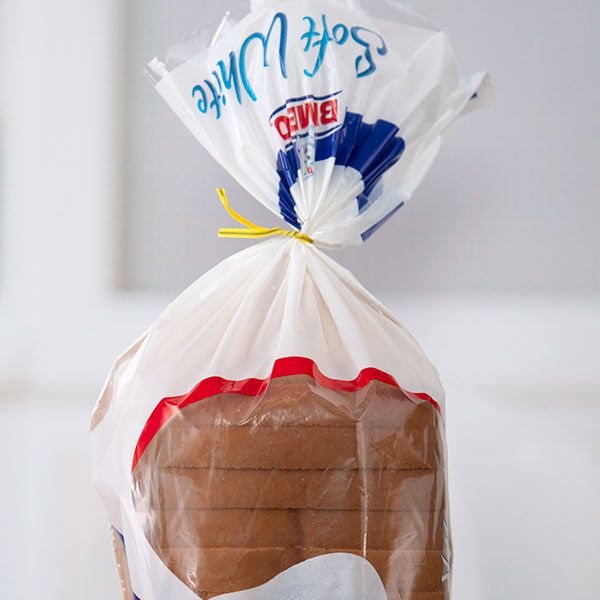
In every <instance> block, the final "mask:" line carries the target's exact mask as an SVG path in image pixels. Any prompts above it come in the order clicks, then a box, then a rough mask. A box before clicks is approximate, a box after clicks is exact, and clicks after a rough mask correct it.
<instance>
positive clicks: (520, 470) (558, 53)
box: [0, 0, 600, 600]
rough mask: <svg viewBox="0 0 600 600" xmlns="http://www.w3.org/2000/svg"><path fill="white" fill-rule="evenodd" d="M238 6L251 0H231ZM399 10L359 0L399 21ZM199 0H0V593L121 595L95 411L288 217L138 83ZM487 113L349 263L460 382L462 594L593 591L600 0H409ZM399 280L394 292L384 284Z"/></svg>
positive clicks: (108, 599)
mask: <svg viewBox="0 0 600 600" xmlns="http://www.w3.org/2000/svg"><path fill="white" fill-rule="evenodd" d="M236 4H238V5H239V4H240V2H239V1H238V2H236ZM392 4H393V2H391V0H380V1H379V2H374V1H370V2H369V7H370V9H371V10H376V11H377V12H379V13H380V14H382V15H384V16H387V17H392V16H393V15H394V11H395V9H394V8H393V7H392ZM227 6H228V3H223V4H222V5H220V4H217V3H213V2H207V1H206V0H169V1H167V0H150V1H149V0H146V1H144V2H142V1H141V0H131V1H129V2H122V1H119V0H102V1H99V0H87V1H86V2H80V1H76V0H53V1H52V2H50V1H49V0H0V73H1V74H2V76H1V78H0V228H1V229H0V231H1V234H0V311H1V312H0V422H1V425H2V432H3V433H2V436H0V451H1V452H2V454H1V456H2V457H3V464H2V467H3V470H4V473H5V476H4V486H3V491H2V494H1V496H0V514H2V515H3V524H2V530H3V534H4V535H3V539H4V542H3V543H2V547H1V550H0V597H1V598H12V599H24V600H33V599H34V598H38V597H40V596H43V597H44V598H46V599H47V600H75V599H76V598H80V597H81V596H82V595H85V597H86V598H88V599H89V600H118V598H119V590H118V585H117V579H116V574H115V572H114V569H113V564H112V556H111V550H110V546H109V537H108V529H107V524H106V520H105V517H104V513H103V510H102V507H101V506H100V503H99V501H98V500H97V499H96V497H95V494H94V491H93V490H92V488H91V485H90V475H89V467H88V449H87V420H88V417H89V414H90V412H91V410H92V407H93V404H94V401H95V397H96V395H97V393H98V391H99V389H100V387H101V385H102V382H103V378H104V376H105V374H106V372H107V371H108V369H109V367H110V365H111V362H112V360H113V359H114V358H115V357H116V355H117V354H118V353H119V351H120V350H121V349H122V348H124V347H125V346H126V345H127V344H128V343H129V342H130V341H131V340H132V339H133V338H134V337H136V336H137V334H138V333H140V332H141V331H142V330H143V329H144V328H145V327H147V325H149V324H150V323H151V322H152V321H153V320H154V318H155V317H156V316H157V314H158V313H159V311H160V309H161V308H162V307H163V306H164V305H165V304H166V303H167V302H168V301H169V300H170V299H172V298H173V297H174V296H175V295H176V294H177V293H178V292H179V291H181V290H182V289H183V288H184V287H185V286H186V285H187V284H189V283H191V281H193V280H194V279H195V278H196V277H198V276H199V275H201V274H202V273H203V272H204V271H206V270H207V269H208V268H210V267H211V266H212V265H214V264H216V263H217V262H218V261H219V260H221V259H222V258H224V257H226V256H227V255H229V254H231V253H233V252H234V251H237V250H238V249H241V248H243V247H245V246H246V244H247V242H243V241H239V240H218V239H217V237H216V230H217V228H218V227H220V226H228V225H230V222H229V218H228V217H227V216H226V214H225V213H224V212H223V210H222V208H221V206H220V204H219V202H218V199H217V198H216V195H215V193H214V189H215V188H216V187H217V186H220V187H226V188H227V190H228V194H229V197H230V199H231V200H232V201H233V202H234V205H235V206H236V208H238V209H239V210H240V211H241V212H243V213H244V215H248V216H249V217H250V218H255V219H256V220H257V221H258V222H259V223H261V224H262V223H264V224H268V223H272V222H273V217H272V216H271V215H269V214H268V213H267V212H266V211H265V210H263V209H261V208H260V207H259V206H258V203H256V202H254V201H253V200H251V199H250V198H249V197H248V196H247V194H246V193H245V192H244V191H243V190H241V189H240V188H239V186H237V185H236V184H235V183H234V182H233V181H232V180H231V179H230V178H229V176H228V175H227V174H226V173H225V172H224V171H223V170H222V169H221V168H220V167H218V166H217V165H216V164H215V163H214V162H213V161H212V159H210V158H209V157H208V155H207V154H206V153H205V152H204V151H203V149H202V148H201V147H199V145H198V144H197V143H196V142H195V141H194V139H193V138H192V136H191V135H190V134H189V133H188V132H187V131H186V130H185V128H184V127H183V125H181V124H180V123H179V122H178V121H177V119H176V118H175V117H174V115H172V114H171V113H170V112H169V109H168V108H167V107H166V105H164V104H163V101H162V100H161V99H160V98H159V96H158V94H156V92H154V91H153V89H152V87H151V86H150V84H149V83H148V82H147V81H146V80H145V78H144V76H143V66H144V65H145V63H146V62H147V60H148V59H150V58H152V57H153V56H154V55H156V54H161V53H163V52H164V50H165V49H166V48H167V47H168V45H169V44H170V43H172V42H174V41H176V40H178V39H180V38H181V37H182V36H184V35H186V34H187V33H189V32H190V31H191V30H192V29H193V28H195V27H197V28H202V27H203V26H205V25H206V24H207V23H211V22H214V21H216V20H217V19H218V18H219V17H220V16H221V13H222V12H223V11H224V10H225V8H227ZM413 6H414V7H415V8H416V9H418V10H420V11H423V12H425V13H426V14H428V15H429V16H430V17H431V18H432V20H433V21H434V22H436V23H438V24H440V25H443V26H444V27H445V28H446V29H447V30H448V32H449V34H450V36H451V39H452V41H453V43H454V46H455V49H456V51H457V53H458V55H459V57H460V58H461V59H462V62H463V64H464V66H465V70H467V71H468V70H479V69H487V70H489V71H490V72H491V73H492V75H493V77H494V81H495V85H496V92H497V102H496V104H495V106H494V107H492V108H491V109H488V110H485V111H481V112H477V113H474V114H470V115H468V116H466V117H465V118H464V119H462V120H460V121H459V122H458V123H457V124H456V125H455V126H454V129H453V130H452V132H451V134H450V136H449V138H448V140H447V143H446V144H445V147H444V148H443V150H442V153H441V155H440V157H439V159H438V162H437V163H436V165H435V167H434V168H433V170H432V172H431V174H430V175H429V177H428V178H427V180H426V182H425V184H424V185H423V186H422V187H421V189H420V190H419V192H418V193H417V194H416V196H415V198H414V200H413V201H412V202H411V203H410V204H409V205H407V206H406V207H405V208H403V209H402V211H400V212H399V213H398V215H396V216H395V217H394V219H393V220H392V221H391V222H390V223H388V224H387V225H386V226H385V227H384V228H383V229H382V230H381V231H380V232H379V233H378V234H377V235H376V236H374V237H373V238H371V240H369V242H368V243H367V244H366V245H365V246H364V247H362V248H358V249H350V250H345V251H343V252H339V253H336V254H335V255H334V258H336V259H337V260H339V261H340V262H342V263H343V264H344V265H346V266H348V267H349V268H351V269H352V270H353V271H354V272H355V274H356V275H357V276H358V277H359V279H361V280H362V282H363V283H364V284H365V285H366V286H367V287H368V288H369V289H370V290H371V291H372V292H373V293H375V294H376V295H377V296H379V297H380V298H381V299H382V300H383V301H384V302H385V303H386V304H388V305H389V306H390V307H391V308H392V309H393V310H394V311H395V312H396V314H397V315H398V316H399V317H400V319H401V320H402V321H403V322H404V323H405V324H406V326H407V327H408V328H409V329H410V330H411V331H412V333H413V334H414V335H415V336H416V337H417V339H419V340H420V342H421V343H422V345H423V347H424V348H425V350H426V351H427V353H428V354H429V355H430V356H431V358H432V359H433V360H434V362H435V363H436V364H437V365H438V367H439V370H440V373H441V376H442V379H443V381H444V382H445V385H446V389H447V396H448V398H447V412H448V439H449V455H450V493H451V502H452V513H453V530H454V544H455V548H454V549H455V577H454V598H456V599H457V600H483V599H485V600H506V599H507V598H510V599H511V600H520V599H522V600H531V599H533V598H544V600H559V599H561V600H562V599H563V598H568V599H569V600H588V599H590V600H592V599H597V598H599V597H600V580H599V579H598V577H597V575H596V567H597V565H598V564H599V562H600V543H599V540H600V523H599V517H598V512H597V511H598V509H597V507H598V506H600V480H599V475H598V474H599V473H600V436H599V435H598V422H599V418H600V402H599V400H600V373H599V371H600V367H599V365H600V360H599V359H600V351H599V341H598V340H599V339H600V267H599V265H600V239H599V232H600V202H599V201H598V166H597V164H598V159H599V158H600V117H599V114H600V111H599V110H598V107H599V106H600V84H599V83H598V79H597V63H598V58H599V56H600V38H599V37H598V35H597V30H598V26H599V25H600V4H599V3H597V2H594V1H592V0H572V1H571V2H561V1H559V0H550V1H549V0H530V1H529V2H526V3H523V2H516V1H508V2H502V3H500V2H475V0H456V1H455V2H441V1H439V0H414V2H413ZM390 267H391V272H392V273H393V276H390V275H389V273H390Z"/></svg>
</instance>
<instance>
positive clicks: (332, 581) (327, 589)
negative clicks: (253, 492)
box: [213, 552, 387, 600]
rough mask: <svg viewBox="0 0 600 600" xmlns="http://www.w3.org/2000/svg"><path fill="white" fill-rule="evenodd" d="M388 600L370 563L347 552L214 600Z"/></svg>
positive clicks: (318, 559) (325, 556)
mask: <svg viewBox="0 0 600 600" xmlns="http://www.w3.org/2000/svg"><path fill="white" fill-rule="evenodd" d="M217 599H219V600H220V599H222V600H387V596H386V594H385V588H384V587H383V582H382V581H381V578H380V577H379V575H378V574H377V571H376V570H375V568H374V567H373V565H371V563H370V562H369V561H368V560H366V559H365V558H362V556H357V555H356V554H347V553H345V552H336V553H333V554H323V555H322V556H316V557H315V558H309V559H308V560H305V561H304V562H301V563H298V564H297V565H294V566H293V567H290V568H289V569H286V570H285V571H283V572H282V573H279V575H276V576H275V577H273V579H271V581H267V583H263V584H262V585H259V586H257V587H255V588H251V589H249V590H243V591H240V592H231V593H228V594H222V595H220V596H215V598H214V599H213V600H217Z"/></svg>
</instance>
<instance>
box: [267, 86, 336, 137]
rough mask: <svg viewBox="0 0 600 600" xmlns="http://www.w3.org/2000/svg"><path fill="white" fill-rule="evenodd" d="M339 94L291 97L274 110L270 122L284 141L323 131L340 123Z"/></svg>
mask: <svg viewBox="0 0 600 600" xmlns="http://www.w3.org/2000/svg"><path fill="white" fill-rule="evenodd" d="M339 94H340V92H336V93H335V94H330V95H329V96H323V97H316V96H304V97H302V98H291V99H290V100H287V101H286V103H285V104H284V105H283V106H280V107H279V108H278V109H277V110H275V111H274V112H273V114H272V115H271V116H270V118H269V123H270V125H271V127H274V128H275V130H276V131H277V133H278V134H279V136H280V137H281V139H282V140H283V141H284V142H289V141H290V140H291V139H292V138H293V137H296V136H299V135H301V134H303V133H308V132H312V133H314V134H315V135H316V134H319V133H323V132H325V131H327V130H330V129H331V128H335V127H336V126H338V125H339V124H340V122H339V102H338V98H337V96H338V95H339Z"/></svg>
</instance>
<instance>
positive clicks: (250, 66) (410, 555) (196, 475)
mask: <svg viewBox="0 0 600 600" xmlns="http://www.w3.org/2000/svg"><path fill="white" fill-rule="evenodd" d="M199 39H201V38H200V37H197V38H196V42H195V44H192V46H191V47H193V49H194V50H193V52H191V53H190V54H191V55H190V56H187V54H188V53H189V48H190V46H189V45H187V46H181V47H179V49H178V51H177V52H175V53H174V54H172V57H173V56H176V57H177V58H176V59H174V58H171V59H170V62H169V61H167V63H165V64H163V63H160V62H159V61H157V60H155V61H153V62H152V64H151V68H152V71H153V73H154V77H155V82H156V85H157V88H158V90H159V91H160V93H161V94H162V95H163V96H164V97H165V99H166V100H167V101H168V102H169V104H170V105H171V106H172V108H173V109H174V110H175V111H176V112H177V114H178V115H179V116H180V117H181V118H182V120H183V121H184V122H185V124H186V125H187V126H188V128H189V129H190V130H191V131H192V132H193V133H194V134H195V135H196V137H197V138H198V139H199V140H200V141H201V142H202V143H203V144H204V145H205V146H206V147H207V148H208V150H209V151H210V152H211V153H212V154H213V156H215V158H216V159H217V160H218V161H219V162H220V163H221V164H223V166H225V167H226V168H227V169H228V170H229V171H230V172H231V173H232V174H233V175H234V176H235V177H236V178H238V179H239V181H240V182H241V183H242V184H243V185H244V186H245V187H246V188H247V189H248V190H249V191H250V192H251V193H253V194H254V195H255V197H256V198H257V199H258V200H259V201H261V202H262V203H263V204H264V205H265V206H267V207H268V208H269V209H271V210H272V211H273V212H274V213H276V214H278V215H279V216H280V217H281V218H282V219H283V220H284V221H286V223H287V224H288V225H289V226H290V227H291V228H292V229H291V230H290V231H288V232H286V235H282V236H279V235H277V236H276V237H273V238H271V239H269V240H268V241H266V242H262V243H260V244H257V245H255V246H252V247H249V248H248V249H246V250H245V251H243V252H240V253H238V254H236V255H235V256H232V257H231V258H230V259H228V260H226V261H224V262H223V263H221V264H220V265H218V266H216V267H215V268H214V269H213V270H211V271H210V272H209V273H207V274H206V275H204V276H203V277H202V278H200V279H199V280H198V281H197V282H195V283H194V284H193V285H192V286H190V288H188V290H186V291H185V292H184V293H183V294H182V295H181V296H180V297H179V298H177V299H176V300H175V301H174V302H173V303H172V305H171V306H169V307H168V308H167V309H166V310H165V311H164V313H163V314H162V315H161V316H160V317H159V319H158V321H157V322H156V323H155V324H154V325H153V326H152V327H151V328H150V329H149V331H148V332H146V334H144V336H142V337H141V338H140V339H139V340H138V341H137V342H136V343H135V344H134V345H133V346H132V347H131V348H130V349H128V350H127V351H126V352H125V353H124V354H123V356H122V357H120V358H119V360H118V361H117V363H116V364H115V367H114V368H113V370H112V372H111V374H110V375H109V379H108V381H107V384H106V386H105V389H104V391H103V393H102V395H101V398H100V400H99V403H98V406H97V409H96V413H95V415H94V416H93V419H92V444H93V458H94V481H95V485H96V487H97V488H98V490H99V492H100V494H101V496H102V499H103V501H104V503H105V506H106V509H107V511H108V514H109V517H110V520H111V523H112V525H113V528H114V539H115V547H116V549H117V557H118V562H119V564H120V565H121V569H120V573H121V577H122V583H123V589H124V597H125V600H130V598H132V597H134V598H139V599H140V600H159V599H160V600H165V599H172V600H193V599H194V598H197V597H198V596H200V597H201V598H211V597H213V596H220V595H222V594H234V595H235V596H236V598H237V597H239V600H253V599H254V598H257V599H258V598H260V599H261V600H262V599H265V600H268V599H270V598H273V599H274V598H278V599H279V598H281V597H289V598H294V599H295V600H304V599H306V600H308V598H310V599H311V600H315V599H321V598H322V599H323V600H325V599H326V598H327V600H332V599H336V598H339V599H340V600H342V599H343V600H348V599H356V600H362V599H367V598H368V599H369V600H384V599H385V598H388V599H389V600H405V599H407V600H408V599H410V600H446V599H447V598H448V597H449V586H450V571H451V562H452V558H451V554H452V553H451V542H450V535H449V526H448V498H447V494H446V474H447V466H446V449H445V437H444V422H443V410H444V408H443V405H444V399H443V390H442V387H441V384H440V382H439V380H438V376H437V373H436V371H435V369H434V367H433V366H432V364H431V363H430V361H429V360H428V358H427V357H426V356H425V355H424V353H423V352H422V350H421V349H420V348H419V346H418V344H417V343H416V341H415V340H414V339H413V338H412V337H411V336H410V334H409V333H408V332H407V331H406V330H405V329H404V328H403V327H402V326H401V324H400V323H399V322H398V320H397V319H396V318H395V317H394V316H393V315H392V314H390V312H389V311H388V310H387V309H386V308H385V307H384V306H382V305H381V304H380V303H379V302H378V301H377V300H376V299H375V298H373V296H371V295H370V294H369V293H368V292H367V291H366V290H365V289H364V288H363V287H362V286H361V285H360V284H359V283H358V282H357V281H356V280H355V279H354V277H353V276H352V275H351V274H350V273H349V272H348V271H347V270H345V269H343V268H342V267H340V266H339V265H338V264H337V263H335V262H334V261H333V260H332V259H330V258H329V257H328V256H327V255H326V254H324V253H323V252H322V250H321V249H320V248H332V247H342V246H345V245H350V244H361V243H363V242H364V241H365V240H366V239H367V238H368V237H369V236H370V235H371V234H372V233H373V232H374V231H375V230H376V229H377V228H378V227H379V226H381V225H382V224H383V223H384V222H385V221H386V220H387V219H388V218H389V217H390V216H391V215H392V214H393V213H394V212H396V210H397V209H398V208H400V206H402V204H403V203H404V201H405V200H407V199H408V198H409V197H410V195H411V193H412V191H413V190H414V188H415V187H416V186H417V185H418V183H419V181H420V180H421V179H422V177H423V176H424V174H425V172H426V171H427V169H428V167H429V166H430V164H431V162H432V160H433V158H434V157H435V155H436V154H437V151H438V149H439V145H440V140H441V136H442V135H443V133H444V131H445V130H446V128H447V127H448V125H449V124H450V123H451V122H452V121H453V120H454V118H456V117H457V116H458V115H459V114H461V113H462V112H464V111H465V110H467V109H468V108H471V107H472V106H473V105H474V104H475V103H477V102H478V101H480V100H481V98H482V97H483V96H485V90H486V83H487V80H486V78H485V76H484V75H483V74H479V75H476V76H474V77H472V78H470V79H469V80H467V81H463V80H462V79H461V78H460V75H459V70H458V67H457V64H456V61H455V59H454V57H453V55H452V52H451V50H450V47H449V45H448V43H447V40H446V38H445V35H444V34H443V33H440V32H437V31H432V30H431V29H430V28H423V27H416V26H415V25H414V24H408V23H391V22H388V21H380V20H377V19H373V18H371V17H369V16H368V15H367V14H365V13H363V12H362V11H361V10H359V8H358V7H357V5H356V3H355V2H353V1H352V0H344V1H342V0H337V1H334V0H330V1H329V2H311V1H303V2H275V1H267V0H262V1H256V2H253V10H252V12H251V13H250V14H249V15H247V16H246V17H244V18H243V19H241V20H240V21H239V22H237V23H235V24H230V23H229V22H228V21H227V20H224V21H223V23H222V25H221V27H220V28H219V31H218V32H217V34H216V35H215V36H214V37H213V38H212V41H211V43H210V44H209V45H208V46H207V47H202V45H201V44H200V46H198V43H199V42H198V41H197V40H199ZM184 47H185V48H187V50H182V48H184ZM240 221H241V222H242V223H243V224H244V225H245V226H246V228H247V229H246V230H244V231H245V233H244V232H243V231H242V232H238V234H239V235H245V236H247V237H263V236H265V235H269V234H277V233H282V232H281V231H280V230H264V229H262V228H257V227H255V226H253V225H252V224H250V223H248V222H247V221H245V220H244V219H241V218H240ZM125 555H126V558H125ZM125 561H126V562H125Z"/></svg>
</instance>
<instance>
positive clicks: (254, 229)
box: [217, 188, 314, 244]
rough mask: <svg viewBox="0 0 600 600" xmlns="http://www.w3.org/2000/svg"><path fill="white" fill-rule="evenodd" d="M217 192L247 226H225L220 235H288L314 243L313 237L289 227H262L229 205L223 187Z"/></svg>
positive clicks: (256, 236) (235, 215)
mask: <svg viewBox="0 0 600 600" xmlns="http://www.w3.org/2000/svg"><path fill="white" fill-rule="evenodd" d="M217 194H219V198H221V202H222V203H223V206H224V207H225V209H226V210H227V212H228V213H229V214H230V215H231V216H232V217H233V218H234V219H235V220H236V221H237V222H238V223H241V224H242V225H245V226H246V229H234V228H228V227H225V228H223V229H219V237H229V238H263V237H269V236H270V235H287V236H289V237H294V238H296V239H298V240H301V241H302V242H306V243H307V244H313V243H314V241H313V239H312V238H310V237H308V236H307V235H304V234H302V233H300V232H299V231H289V230H288V229H281V227H272V228H271V229H267V228H266V227H260V226H258V225H255V224H254V223H251V222H250V221H248V219H245V218H244V217H242V215H240V214H238V213H236V212H235V210H233V208H231V207H230V206H229V202H228V201H227V196H226V195H225V190H224V189H221V188H217Z"/></svg>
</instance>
